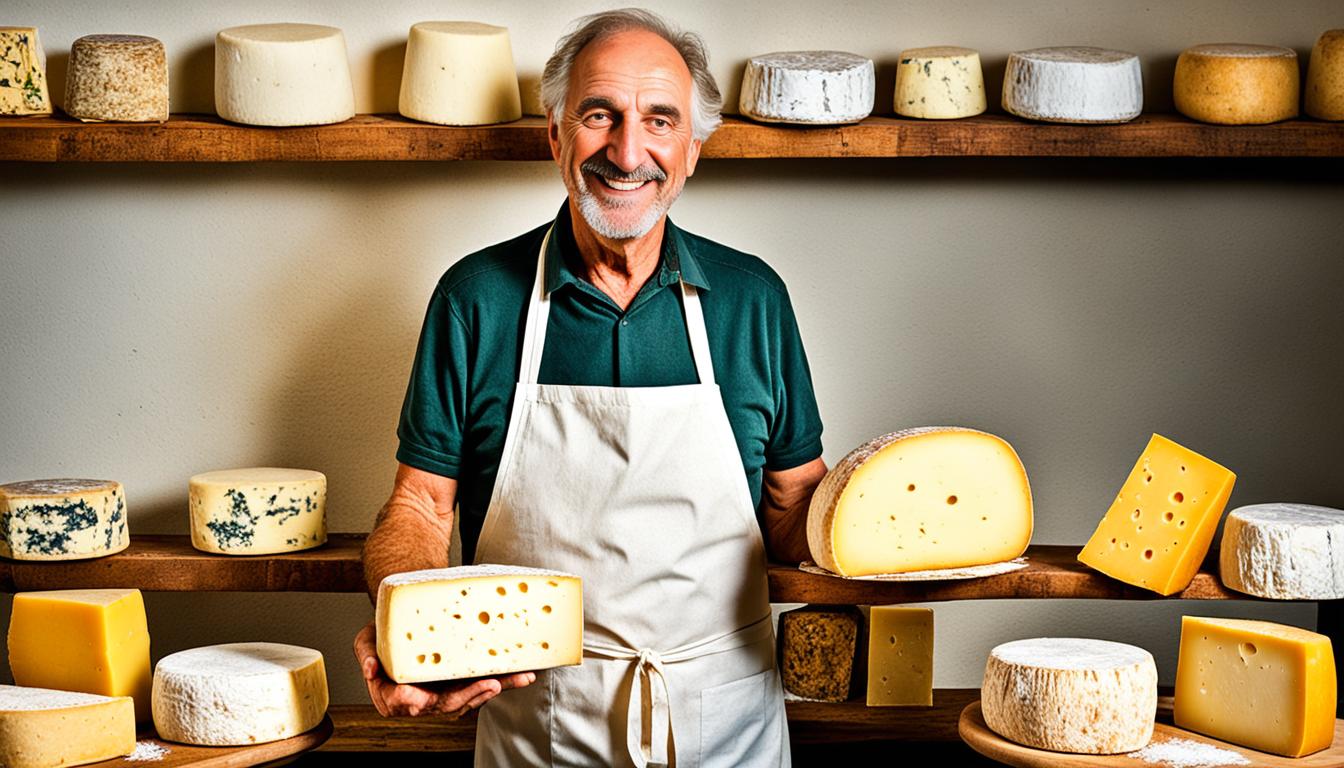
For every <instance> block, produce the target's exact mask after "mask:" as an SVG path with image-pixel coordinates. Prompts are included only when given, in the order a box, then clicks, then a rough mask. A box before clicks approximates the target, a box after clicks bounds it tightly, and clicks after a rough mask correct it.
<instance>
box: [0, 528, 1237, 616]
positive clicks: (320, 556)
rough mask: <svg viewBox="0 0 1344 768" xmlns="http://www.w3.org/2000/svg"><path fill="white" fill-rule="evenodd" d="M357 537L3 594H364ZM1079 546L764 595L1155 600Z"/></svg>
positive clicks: (133, 565) (0, 577)
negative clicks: (1008, 563) (925, 573)
mask: <svg viewBox="0 0 1344 768" xmlns="http://www.w3.org/2000/svg"><path fill="white" fill-rule="evenodd" d="M363 546H364V535H363V534H354V533H337V534H332V535H331V536H330V539H329V540H328V541H327V543H326V544H325V545H324V546H321V547H318V548H317V549H310V550H307V551H305V552H296V553H294V554H288V555H256V556H250V557H239V556H229V555H212V554H208V553H205V552H199V551H197V550H195V549H193V548H192V546H191V539H190V537H188V536H166V535H160V536H153V535H145V536H134V537H133V538H132V539H131V546H130V548H128V549H127V550H125V551H124V552H119V553H117V554H115V555H109V556H107V557H102V558H98V559H97V560H69V561H63V562H25V561H18V560H4V561H0V591H4V592H26V591H30V590H39V589H75V588H82V587H124V588H125V587H138V588H140V589H144V590H150V591H159V592H363V591H364V589H365V587H364V572H363V568H362V567H361V565H360V560H359V554H360V550H361V548H362V547H363ZM1077 555H1078V548H1077V547H1061V546H1049V545H1044V546H1034V547H1031V548H1030V549H1028V550H1027V562H1028V565H1027V567H1026V568H1024V569H1022V570H1020V571H1014V572H1012V573H1007V574H1003V575H1000V576H990V577H987V578H983V579H964V580H961V581H924V582H872V581H855V580H851V579H841V578H837V577H833V576H818V575H816V574H810V573H803V572H802V571H800V570H798V569H797V568H796V567H793V566H785V565H772V566H770V569H769V578H770V598H771V599H772V600H774V601H775V602H778V603H826V604H834V605H868V604H878V605H880V604H889V603H912V602H940V601H947V600H993V599H1010V598H1020V599H1042V598H1104V599H1113V600H1147V599H1161V598H1160V597H1159V596H1158V595H1155V594H1153V593H1152V592H1148V591H1147V590H1143V589H1138V588H1136V587H1131V586H1129V585H1127V584H1123V583H1121V582H1118V581H1115V580H1114V579H1111V578H1109V577H1107V576H1104V575H1102V574H1100V573H1098V572H1096V571H1094V570H1092V569H1090V568H1088V567H1087V566H1085V565H1083V564H1082V563H1079V562H1078V561H1077V560H1076V559H1075V558H1076V557H1077ZM1172 597H1174V598H1181V599H1186V600H1229V599H1254V598H1249V597H1247V596H1245V595H1241V594H1238V593H1235V592H1231V591H1229V590H1227V589H1224V588H1223V586H1222V584H1220V583H1219V581H1218V578H1217V577H1216V576H1214V575H1213V574H1211V573H1208V572H1203V571H1201V572H1200V573H1199V574H1197V575H1196V576H1195V579H1194V581H1192V582H1191V583H1190V586H1189V587H1188V588H1187V589H1186V590H1185V591H1184V592H1181V593H1179V594H1177V595H1173V596H1172Z"/></svg>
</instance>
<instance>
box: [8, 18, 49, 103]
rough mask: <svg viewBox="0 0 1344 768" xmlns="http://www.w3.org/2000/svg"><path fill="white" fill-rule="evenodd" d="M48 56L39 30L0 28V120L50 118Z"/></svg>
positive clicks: (30, 28) (33, 28) (32, 28)
mask: <svg viewBox="0 0 1344 768" xmlns="http://www.w3.org/2000/svg"><path fill="white" fill-rule="evenodd" d="M50 114H51V94H50V92H49V91H48V90H47V55H46V53H45V52H43V50H42V43H41V41H40V40H39V38H38V36H37V28H36V27H0V116H3V115H50Z"/></svg>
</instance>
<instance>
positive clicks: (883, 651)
mask: <svg viewBox="0 0 1344 768" xmlns="http://www.w3.org/2000/svg"><path fill="white" fill-rule="evenodd" d="M867 703H868V706H870V707H909V706H915V707H931V706H933V610H932V609H930V608H906V607H904V606H900V605H874V606H873V607H872V608H870V609H868V696H867Z"/></svg>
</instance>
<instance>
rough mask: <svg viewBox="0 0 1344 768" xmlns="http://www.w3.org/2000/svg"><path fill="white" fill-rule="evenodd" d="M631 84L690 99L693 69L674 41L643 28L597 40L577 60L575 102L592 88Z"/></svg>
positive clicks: (572, 92) (571, 92)
mask: <svg viewBox="0 0 1344 768" xmlns="http://www.w3.org/2000/svg"><path fill="white" fill-rule="evenodd" d="M629 87H638V88H640V89H641V90H643V89H650V90H655V91H662V92H664V93H666V94H667V95H676V96H679V97H681V98H682V99H686V100H689V98H690V92H691V87H692V83H691V72H690V70H689V69H688V68H687V67H686V62H685V61H684V60H683V59H682V58H681V54H680V53H678V52H677V49H676V48H674V47H672V44H671V43H669V42H667V41H666V40H664V39H663V38H662V37H660V36H658V35H656V34H654V33H652V32H649V31H647V30H642V29H632V30H626V31H622V32H617V33H614V34H612V35H608V36H606V37H603V38H599V39H597V40H594V41H593V42H591V43H589V44H588V45H586V46H584V49H583V50H582V51H581V52H580V53H579V56H578V58H576V59H575V60H574V67H573V69H572V70H571V71H570V82H569V95H570V101H571V104H577V103H578V101H579V100H582V99H583V98H584V97H586V96H589V95H592V93H590V92H592V91H599V92H600V91H607V90H618V91H619V90H622V89H624V88H629ZM611 95H617V94H611Z"/></svg>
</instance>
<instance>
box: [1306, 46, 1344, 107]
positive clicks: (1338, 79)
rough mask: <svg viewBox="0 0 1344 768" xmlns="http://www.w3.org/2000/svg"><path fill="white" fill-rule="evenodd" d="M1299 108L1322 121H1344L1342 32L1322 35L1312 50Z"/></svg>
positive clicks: (1343, 51) (1343, 48)
mask: <svg viewBox="0 0 1344 768" xmlns="http://www.w3.org/2000/svg"><path fill="white" fill-rule="evenodd" d="M1302 101H1303V103H1302V108H1303V111H1305V112H1306V113H1307V114H1308V115H1311V116H1312V117H1315V118H1319V119H1321V120H1344V29H1332V30H1330V31H1328V32H1326V33H1325V34H1323V35H1321V39H1319V40H1317V41H1316V45H1315V46H1314V47H1313V48H1312V49H1311V62H1310V63H1309V64H1308V65H1307V88H1306V92H1305V93H1304V94H1303V97H1302Z"/></svg>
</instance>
